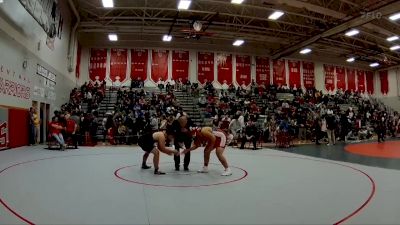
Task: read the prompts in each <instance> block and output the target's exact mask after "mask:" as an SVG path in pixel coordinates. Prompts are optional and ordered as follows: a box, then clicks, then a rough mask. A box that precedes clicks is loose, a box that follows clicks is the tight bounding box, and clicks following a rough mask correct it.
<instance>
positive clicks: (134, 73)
mask: <svg viewBox="0 0 400 225" xmlns="http://www.w3.org/2000/svg"><path fill="white" fill-rule="evenodd" d="M148 59H149V52H148V50H147V49H132V50H131V79H132V80H137V79H138V78H139V77H140V79H141V80H142V81H145V80H146V79H147V63H148Z"/></svg>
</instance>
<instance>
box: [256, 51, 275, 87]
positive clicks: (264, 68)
mask: <svg viewBox="0 0 400 225" xmlns="http://www.w3.org/2000/svg"><path fill="white" fill-rule="evenodd" d="M270 72H271V68H270V65H269V58H267V57H259V56H256V82H257V84H264V85H266V86H268V85H270V84H271V75H270V74H271V73H270Z"/></svg>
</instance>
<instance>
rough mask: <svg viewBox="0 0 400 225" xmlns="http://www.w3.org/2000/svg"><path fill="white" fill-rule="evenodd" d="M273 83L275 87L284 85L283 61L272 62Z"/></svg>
mask: <svg viewBox="0 0 400 225" xmlns="http://www.w3.org/2000/svg"><path fill="white" fill-rule="evenodd" d="M272 63H273V74H272V77H273V83H274V84H275V85H277V86H283V85H286V71H285V60H284V59H280V60H273V62H272Z"/></svg>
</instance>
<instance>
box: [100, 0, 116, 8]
mask: <svg viewBox="0 0 400 225" xmlns="http://www.w3.org/2000/svg"><path fill="white" fill-rule="evenodd" d="M102 2H103V7H104V8H112V7H114V1H113V0H102Z"/></svg>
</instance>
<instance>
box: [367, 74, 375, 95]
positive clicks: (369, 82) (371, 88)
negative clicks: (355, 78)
mask: <svg viewBox="0 0 400 225" xmlns="http://www.w3.org/2000/svg"><path fill="white" fill-rule="evenodd" d="M365 78H366V81H367V92H368V94H370V95H372V94H374V92H375V88H374V72H373V71H366V72H365Z"/></svg>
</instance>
